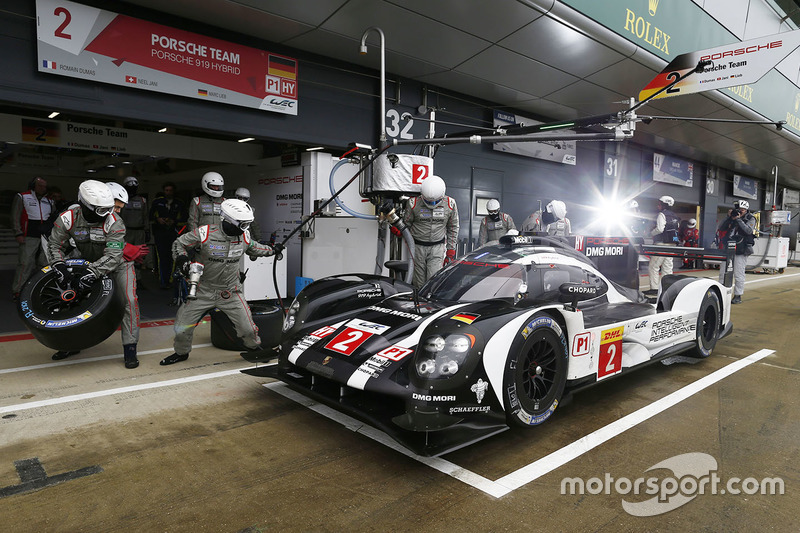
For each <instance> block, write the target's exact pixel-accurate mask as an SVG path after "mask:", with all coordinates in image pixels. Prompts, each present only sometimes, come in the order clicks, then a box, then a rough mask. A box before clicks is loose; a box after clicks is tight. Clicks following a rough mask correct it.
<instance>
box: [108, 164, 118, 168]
mask: <svg viewBox="0 0 800 533" xmlns="http://www.w3.org/2000/svg"><path fill="white" fill-rule="evenodd" d="M106 168H116V167H115V166H114V165H106Z"/></svg>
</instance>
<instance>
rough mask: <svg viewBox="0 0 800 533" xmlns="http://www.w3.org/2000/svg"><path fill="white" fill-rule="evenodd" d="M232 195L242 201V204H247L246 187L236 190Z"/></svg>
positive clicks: (247, 192) (248, 195) (248, 192)
mask: <svg viewBox="0 0 800 533" xmlns="http://www.w3.org/2000/svg"><path fill="white" fill-rule="evenodd" d="M234 194H235V196H236V198H238V199H239V200H242V201H243V202H247V201H248V200H250V189H248V188H246V187H239V188H238V189H236V192H235V193H234Z"/></svg>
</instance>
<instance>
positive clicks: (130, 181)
mask: <svg viewBox="0 0 800 533" xmlns="http://www.w3.org/2000/svg"><path fill="white" fill-rule="evenodd" d="M122 185H124V186H125V187H138V186H139V180H137V179H136V176H128V177H127V178H125V179H124V180H122Z"/></svg>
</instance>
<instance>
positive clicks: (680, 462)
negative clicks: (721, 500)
mask: <svg viewBox="0 0 800 533" xmlns="http://www.w3.org/2000/svg"><path fill="white" fill-rule="evenodd" d="M653 470H668V471H670V472H672V474H671V475H663V473H662V475H656V473H655V472H654V475H652V476H650V477H639V478H636V479H634V480H631V479H629V478H626V477H621V478H617V479H615V478H614V477H613V476H611V474H609V473H606V474H605V476H604V477H603V478H602V479H601V478H599V477H593V478H590V479H588V480H586V481H584V480H583V479H581V478H564V479H562V480H561V494H562V495H567V494H569V495H576V494H579V495H585V494H587V493H588V494H592V495H597V494H611V493H612V492H613V493H616V494H621V495H623V496H625V497H626V498H630V499H631V501H629V500H627V499H625V498H623V499H622V508H623V509H625V512H627V513H628V514H631V515H633V516H656V515H660V514H664V513H668V512H669V511H673V510H675V509H677V508H678V507H681V506H682V505H685V504H687V503H689V502H690V501H692V500H694V499H695V498H696V497H697V496H699V495H705V494H712V495H717V494H734V495H737V494H747V495H754V494H762V495H775V494H783V493H784V483H783V479H781V478H764V479H761V480H758V479H755V478H752V477H748V478H744V479H742V478H740V477H731V478H729V479H728V480H726V481H725V480H722V479H721V478H720V477H719V475H718V474H717V460H716V459H714V458H713V457H712V456H710V455H708V454H707V453H700V452H693V453H684V454H682V455H676V456H674V457H670V458H669V459H665V460H664V461H661V462H660V463H656V464H654V465H653V466H651V467H650V468H648V469H647V470H646V472H650V471H653ZM631 496H652V498H649V499H646V500H641V498H631ZM639 500H640V501H639Z"/></svg>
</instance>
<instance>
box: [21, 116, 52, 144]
mask: <svg viewBox="0 0 800 533" xmlns="http://www.w3.org/2000/svg"><path fill="white" fill-rule="evenodd" d="M60 136H61V127H60V124H59V123H58V122H48V121H46V120H31V119H27V118H23V119H22V142H28V143H42V144H58V143H59V142H60V140H61V139H60Z"/></svg>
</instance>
